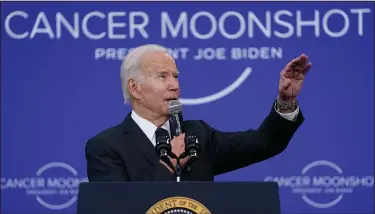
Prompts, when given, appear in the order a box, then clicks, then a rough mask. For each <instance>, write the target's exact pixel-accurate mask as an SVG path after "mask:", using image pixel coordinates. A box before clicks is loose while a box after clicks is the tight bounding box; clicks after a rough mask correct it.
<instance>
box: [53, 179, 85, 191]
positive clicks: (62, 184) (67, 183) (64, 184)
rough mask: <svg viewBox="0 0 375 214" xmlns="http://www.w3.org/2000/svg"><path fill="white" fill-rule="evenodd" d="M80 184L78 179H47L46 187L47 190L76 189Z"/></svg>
mask: <svg viewBox="0 0 375 214" xmlns="http://www.w3.org/2000/svg"><path fill="white" fill-rule="evenodd" d="M79 183H80V180H79V178H73V177H69V178H63V177H60V178H47V187H48V188H59V189H63V188H70V189H71V188H77V187H78V185H79Z"/></svg>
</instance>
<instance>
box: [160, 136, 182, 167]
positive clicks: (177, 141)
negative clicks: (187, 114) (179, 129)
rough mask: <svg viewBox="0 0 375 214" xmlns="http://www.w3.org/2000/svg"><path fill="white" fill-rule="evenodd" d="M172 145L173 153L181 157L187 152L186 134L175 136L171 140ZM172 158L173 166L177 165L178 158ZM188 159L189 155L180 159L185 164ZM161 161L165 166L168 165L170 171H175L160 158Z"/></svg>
mask: <svg viewBox="0 0 375 214" xmlns="http://www.w3.org/2000/svg"><path fill="white" fill-rule="evenodd" d="M171 146H172V153H173V154H175V155H176V156H177V157H179V156H180V155H181V154H182V153H184V152H185V134H181V135H180V136H177V137H175V138H173V140H172V141H171ZM170 159H171V162H172V164H173V166H175V167H176V165H177V160H176V159H172V158H170ZM187 160H188V157H185V158H184V159H182V160H180V165H181V166H183V165H184V164H185V163H186V162H187ZM160 163H162V164H163V165H164V166H166V167H167V168H168V169H169V171H171V172H172V173H174V171H173V170H172V169H171V168H170V167H169V166H168V165H167V164H166V163H164V162H163V161H161V160H160Z"/></svg>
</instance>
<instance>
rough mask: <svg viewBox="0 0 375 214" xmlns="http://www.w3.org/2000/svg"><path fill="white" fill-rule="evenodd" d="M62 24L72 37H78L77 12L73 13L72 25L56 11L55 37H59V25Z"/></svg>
mask: <svg viewBox="0 0 375 214" xmlns="http://www.w3.org/2000/svg"><path fill="white" fill-rule="evenodd" d="M62 25H64V26H65V29H67V30H68V31H69V33H70V34H71V35H72V36H73V38H75V39H78V38H79V14H78V13H77V12H76V13H74V27H73V26H72V25H71V24H69V22H68V20H67V19H66V18H65V17H64V15H63V14H62V13H56V38H58V39H60V38H61V26H62Z"/></svg>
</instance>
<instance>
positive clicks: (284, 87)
mask: <svg viewBox="0 0 375 214" xmlns="http://www.w3.org/2000/svg"><path fill="white" fill-rule="evenodd" d="M307 60H308V57H307V56H306V55H305V54H301V56H299V57H298V58H295V59H293V60H292V61H290V62H289V63H288V64H287V65H286V66H285V68H284V69H283V70H282V71H281V72H280V80H279V94H278V95H279V99H280V100H281V101H284V102H295V101H296V97H297V95H298V93H299V91H300V90H301V87H302V83H303V80H304V78H305V75H306V74H307V72H308V71H309V70H310V68H311V66H312V64H311V62H308V61H307Z"/></svg>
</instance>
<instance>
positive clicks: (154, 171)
mask: <svg viewBox="0 0 375 214" xmlns="http://www.w3.org/2000/svg"><path fill="white" fill-rule="evenodd" d="M310 68H311V63H307V56H305V55H301V56H300V57H298V58H296V59H293V60H292V61H291V62H289V63H288V64H287V65H286V67H285V68H284V69H283V70H282V71H281V74H280V81H279V88H278V97H277V99H276V100H275V102H274V103H273V104H272V106H271V105H270V109H271V111H270V113H269V115H268V116H267V117H266V118H265V120H264V121H263V123H262V124H261V125H260V127H259V128H258V129H249V130H246V131H240V132H222V131H218V130H216V129H214V128H212V127H210V126H209V125H208V124H206V123H205V122H203V121H184V122H183V130H185V133H187V132H191V133H194V134H195V135H196V136H197V137H198V138H199V142H200V145H201V153H200V157H199V159H198V160H197V161H196V162H194V163H193V164H192V165H191V167H190V168H189V170H185V171H183V172H182V176H181V180H182V181H213V179H214V176H215V175H218V174H221V173H226V172H229V171H232V170H236V169H239V168H242V167H245V166H248V165H250V164H253V163H256V162H260V161H263V160H266V159H268V158H271V157H273V156H275V155H277V154H279V153H280V152H282V151H283V150H284V149H285V148H286V147H287V145H288V143H289V141H290V140H291V138H292V136H293V134H294V133H295V131H296V130H297V129H298V127H299V126H300V125H301V124H302V122H303V120H304V118H303V116H302V113H301V111H300V109H299V106H298V103H297V101H296V96H297V94H298V93H299V91H300V89H301V86H302V83H303V80H304V77H305V75H306V73H307V72H308V71H309V69H310ZM121 83H122V89H123V95H124V99H125V102H130V104H131V106H132V111H131V112H130V113H129V114H128V115H127V116H126V118H125V119H124V121H123V122H122V123H121V124H118V125H116V126H114V127H111V128H109V129H107V130H104V131H102V132H101V133H99V134H98V135H96V136H95V137H93V138H91V139H90V140H88V142H87V144H86V150H85V151H86V159H87V175H88V179H89V181H90V182H96V181H172V180H175V177H174V171H173V170H172V169H171V168H170V167H168V165H167V164H165V163H164V162H162V161H160V158H159V157H158V155H157V154H156V152H155V143H156V142H155V131H156V130H157V128H164V129H166V130H167V131H168V132H169V133H170V129H169V127H170V124H169V113H168V102H169V101H170V100H173V99H178V98H179V96H180V88H179V82H178V70H177V67H176V64H175V61H174V59H173V58H172V57H171V56H170V55H169V54H168V52H167V49H166V48H164V47H161V46H158V45H144V46H140V47H137V48H135V49H133V50H132V51H131V52H130V53H129V54H128V55H127V56H126V58H125V59H124V61H123V64H122V66H121ZM184 137H185V136H184V134H181V135H180V136H178V137H175V138H173V140H172V141H171V145H172V152H173V153H174V154H176V155H177V156H179V155H180V154H182V153H183V152H184V148H185V142H184ZM186 159H187V158H185V159H184V160H182V161H181V164H185V163H186ZM173 164H176V161H174V162H173Z"/></svg>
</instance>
